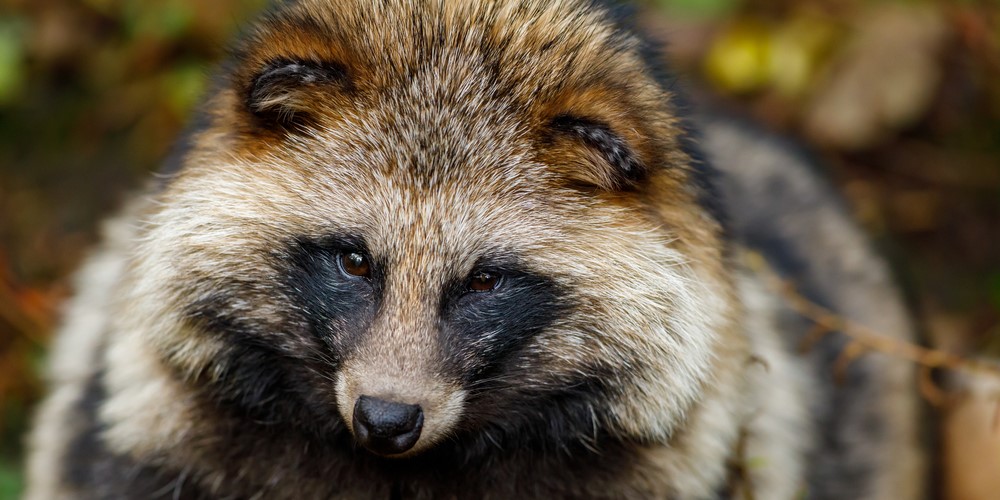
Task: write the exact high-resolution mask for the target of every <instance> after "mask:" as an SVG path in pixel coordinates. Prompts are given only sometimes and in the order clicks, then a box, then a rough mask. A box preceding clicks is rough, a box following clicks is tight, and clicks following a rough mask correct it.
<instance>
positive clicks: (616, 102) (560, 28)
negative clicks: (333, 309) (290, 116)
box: [209, 0, 686, 178]
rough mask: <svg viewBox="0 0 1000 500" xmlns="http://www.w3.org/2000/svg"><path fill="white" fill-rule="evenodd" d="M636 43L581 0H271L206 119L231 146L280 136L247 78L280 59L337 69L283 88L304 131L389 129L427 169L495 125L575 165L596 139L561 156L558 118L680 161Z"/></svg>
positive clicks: (538, 154)
mask: <svg viewBox="0 0 1000 500" xmlns="http://www.w3.org/2000/svg"><path fill="white" fill-rule="evenodd" d="M640 49H641V47H640V43H639V41H638V40H637V39H636V38H635V37H633V36H632V35H631V34H629V33H628V32H626V31H623V30H622V29H620V27H618V26H616V25H615V24H614V23H613V22H612V21H610V20H609V16H607V15H606V13H604V12H603V11H602V10H601V9H600V8H595V7H594V6H593V5H591V3H590V2H587V1H576V0H549V1H545V0H522V1H496V2H467V1H464V0H386V1H378V2H371V1H361V0H341V1H336V2H334V1H327V0H302V1H298V2H292V3H288V4H285V5H282V6H280V7H278V8H276V9H275V10H274V11H272V12H271V13H270V14H269V15H268V16H266V17H265V19H264V20H263V21H262V22H260V23H258V25H257V27H256V29H255V30H253V31H252V32H251V33H250V34H249V35H248V36H247V37H246V38H245V40H244V41H243V43H241V44H240V45H239V46H238V48H237V51H236V53H235V54H234V58H233V61H232V64H231V66H230V73H229V74H228V75H227V79H226V80H225V82H224V85H223V88H222V91H221V92H220V94H219V95H218V96H216V97H217V98H216V99H215V100H214V102H213V108H214V109H213V111H212V112H211V113H210V116H211V118H210V119H209V121H210V122H211V123H212V124H214V126H215V128H216V129H218V130H225V131H228V132H235V134H230V135H231V137H232V138H233V139H234V140H236V142H237V144H236V146H237V147H230V148H229V150H230V151H239V150H249V151H252V152H254V153H257V152H259V150H260V149H261V148H267V147H268V146H269V145H273V144H275V143H277V142H280V139H282V137H280V136H277V137H276V135H280V134H276V131H275V128H276V127H269V126H264V127H260V126H256V127H255V126H254V125H255V124H257V125H259V124H258V123H257V122H256V121H255V120H254V119H253V117H252V116H251V113H249V112H248V109H247V106H246V98H247V95H248V94H249V93H250V92H251V87H252V85H253V84H254V82H255V78H256V77H258V76H260V75H261V73H262V72H264V71H265V70H266V69H267V68H269V67H272V68H273V67H274V65H275V64H280V63H283V62H284V63H295V64H304V65H317V66H319V67H323V68H336V70H335V72H336V79H337V82H336V83H335V84H324V85H320V84H314V85H305V86H304V87H306V88H303V89H301V92H296V93H294V95H285V96H283V97H284V98H287V100H288V101H289V102H290V103H291V105H290V106H291V109H293V110H301V111H308V113H309V114H310V115H311V116H312V118H314V119H315V120H314V122H313V123H311V125H312V126H311V127H310V128H311V129H312V130H322V129H327V130H331V129H334V130H335V129H340V130H345V129H347V128H353V129H356V130H357V129H363V128H369V129H370V130H369V132H371V134H368V136H369V137H378V138H380V139H384V140H389V139H392V140H394V141H395V142H394V144H393V145H392V146H391V149H392V151H393V152H394V153H399V152H407V153H413V152H415V151H416V150H420V151H423V152H425V153H428V154H432V155H434V157H435V158H436V159H437V160H438V161H437V162H436V163H429V162H419V161H417V162H413V165H406V166H416V167H419V168H424V169H425V171H424V172H423V173H424V174H428V175H425V176H424V178H427V177H429V176H432V175H434V174H441V173H442V172H446V171H448V170H451V169H448V168H447V167H448V166H449V165H447V164H442V163H441V162H440V160H441V159H444V158H447V159H451V162H450V165H459V164H462V163H463V162H462V160H463V159H464V158H463V157H462V154H463V153H467V152H468V151H462V150H461V148H462V147H465V148H470V147H472V148H474V149H476V150H478V151H490V150H489V149H488V148H489V147H491V146H495V145H497V142H498V141H499V140H501V139H503V137H497V134H500V133H502V134H503V136H506V137H510V136H516V135H520V136H522V137H527V138H528V139H530V144H519V145H517V146H518V147H520V148H521V149H522V151H521V152H522V153H531V154H532V157H534V158H535V159H539V160H541V161H542V162H543V163H547V164H549V165H550V166H552V165H556V166H557V168H556V170H558V169H559V168H563V169H564V170H580V167H581V165H582V164H584V163H587V162H588V161H591V162H592V161H594V159H595V157H594V152H593V151H591V152H589V153H584V154H583V155H582V156H583V157H582V158H581V157H580V156H581V155H579V154H577V155H576V156H577V158H575V159H568V158H567V157H566V155H563V154H562V153H565V150H564V149H560V148H558V147H556V148H553V147H552V146H553V144H552V141H546V139H547V138H551V136H552V135H553V133H554V131H553V130H552V128H553V127H552V125H553V123H554V121H558V119H559V118H561V117H566V116H572V117H576V118H580V119H584V120H587V121H593V122H595V123H599V124H601V125H602V126H607V127H608V128H609V129H610V130H612V131H614V133H615V134H616V135H618V136H620V137H621V139H622V140H623V141H624V142H625V143H627V144H628V145H629V146H630V147H631V148H632V149H633V150H634V152H635V154H636V156H637V157H638V160H639V161H641V162H642V163H644V164H648V165H655V166H681V165H683V164H684V163H685V161H686V157H684V156H683V155H682V154H680V153H679V148H677V147H676V135H677V133H678V127H677V126H676V123H675V120H674V118H673V116H672V115H671V113H670V112H669V110H668V102H669V95H667V94H666V93H665V92H664V90H663V89H662V88H661V87H660V86H659V85H657V84H656V82H655V81H654V80H653V79H652V77H651V76H650V70H649V68H648V67H646V65H645V63H644V62H643V59H642V58H641V57H640V54H639V53H640V51H641V50H640ZM314 83H315V82H314ZM325 83H329V82H325ZM293 112H294V111H293ZM362 131H363V130H362ZM490 138H494V140H489V139H490ZM239 139H244V140H243V141H239ZM357 140H364V139H361V138H359V139H356V140H355V142H357ZM407 142H408V143H409V144H407ZM529 146H530V147H529ZM449 148H451V149H449ZM456 148H457V149H456ZM577 149H578V150H577V151H576V153H580V151H579V149H580V148H577ZM497 151H502V149H493V150H492V152H494V153H495V152H497ZM553 155H555V156H553ZM560 155H562V156H560ZM588 155H589V156H588ZM570 156H573V155H570ZM407 161H409V159H407ZM677 170H678V172H674V174H675V175H680V172H679V171H680V170H681V169H679V168H678V169H677Z"/></svg>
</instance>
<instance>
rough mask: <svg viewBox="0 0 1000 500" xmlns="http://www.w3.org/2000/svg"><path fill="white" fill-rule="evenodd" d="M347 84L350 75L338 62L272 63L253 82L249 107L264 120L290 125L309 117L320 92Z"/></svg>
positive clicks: (247, 104)
mask: <svg viewBox="0 0 1000 500" xmlns="http://www.w3.org/2000/svg"><path fill="white" fill-rule="evenodd" d="M347 83H348V79H347V72H346V71H345V69H344V67H343V66H341V65H339V64H336V63H327V62H316V61H295V60H288V59H280V60H276V61H271V62H270V63H268V64H266V65H265V66H264V67H263V68H262V69H261V70H260V71H259V72H257V73H256V74H255V75H254V76H253V77H252V80H251V81H250V82H249V85H248V86H247V89H246V91H245V100H246V107H247V109H248V110H249V111H250V112H251V113H253V114H254V115H255V116H257V117H259V118H261V119H263V120H266V121H269V122H275V123H278V124H283V125H287V124H290V123H294V122H296V121H299V120H301V119H305V118H308V116H309V113H310V111H311V110H312V109H314V108H315V97H316V94H317V93H318V92H319V91H321V90H323V89H324V88H328V89H334V90H335V89H337V88H340V89H343V88H345V87H346V85H347Z"/></svg>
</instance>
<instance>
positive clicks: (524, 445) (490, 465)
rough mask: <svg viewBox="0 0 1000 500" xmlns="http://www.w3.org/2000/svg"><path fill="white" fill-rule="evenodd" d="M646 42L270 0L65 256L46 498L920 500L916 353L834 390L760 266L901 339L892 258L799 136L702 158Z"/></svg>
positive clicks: (713, 144) (504, 14) (748, 142)
mask: <svg viewBox="0 0 1000 500" xmlns="http://www.w3.org/2000/svg"><path fill="white" fill-rule="evenodd" d="M647 48H648V47H647V46H646V45H645V43H644V42H643V41H642V40H641V39H640V38H638V37H637V36H636V35H635V34H634V33H633V32H632V31H630V30H629V29H627V27H625V26H624V25H623V23H622V22H621V21H620V20H619V17H618V16H617V14H615V13H614V12H613V11H611V10H609V9H608V8H607V7H604V6H601V5H597V4H592V3H590V2H587V1H583V0H579V1H578V0H548V1H547V0H521V1H515V0H510V1H507V0H504V1H472V2H470V1H466V0H434V1H430V0H427V1H422V0H384V1H378V2H372V1H362V0H339V1H337V2H334V1H331V0H300V1H295V2H287V3H285V4H282V5H279V6H277V7H276V8H275V9H273V10H272V12H271V13H270V14H268V15H267V16H266V17H265V18H264V19H263V20H261V21H260V22H259V23H258V24H257V25H256V27H255V28H254V29H253V30H252V31H251V32H250V34H249V35H248V36H247V37H246V38H245V40H244V41H243V42H242V43H241V44H240V45H239V46H238V48H237V50H236V51H235V52H234V54H233V56H232V58H231V60H230V61H229V63H228V65H227V66H226V69H225V71H224V72H223V75H224V76H223V78H222V79H221V80H220V81H219V83H218V88H217V90H216V91H214V92H213V93H212V94H211V95H210V96H209V97H208V98H207V100H206V101H205V103H204V105H203V109H202V116H201V119H200V120H199V123H201V125H200V126H199V127H198V128H197V129H196V130H195V131H194V132H193V133H192V135H191V136H190V138H189V140H188V142H187V144H186V145H185V146H184V148H183V149H182V151H181V152H180V154H179V155H178V156H177V158H178V160H177V164H176V165H174V166H173V167H171V169H170V171H171V174H170V177H169V179H168V180H167V181H166V182H165V183H164V184H163V185H162V186H160V187H159V188H158V189H156V190H155V191H154V192H152V193H150V194H149V195H148V196H147V197H145V198H143V199H142V200H141V201H138V202H136V203H135V204H134V205H133V206H132V207H131V209H130V210H128V211H127V213H126V214H125V215H124V216H122V217H121V218H120V219H118V220H117V221H116V222H114V223H113V224H112V225H110V226H109V228H110V229H109V232H108V238H107V243H106V246H105V248H104V249H103V250H102V251H100V252H99V253H98V254H97V255H96V256H95V258H94V259H93V260H92V261H91V263H90V264H89V265H88V266H87V267H86V268H85V269H84V271H83V272H82V273H81V278H80V280H79V285H78V287H79V296H78V298H77V299H76V300H75V302H74V303H73V304H72V306H71V308H70V311H69V314H68V318H67V321H66V325H65V327H64V331H63V332H62V334H61V335H60V338H59V340H58V342H57V345H56V347H55V354H54V357H53V384H54V392H53V394H52V396H51V397H50V398H49V400H48V401H47V402H46V403H45V404H44V406H43V408H42V410H41V412H40V415H39V419H38V424H37V426H36V429H35V431H34V434H33V437H32V441H31V445H32V456H31V462H30V467H29V472H30V491H29V494H28V498H32V499H48V498H152V497H167V498H170V497H173V498H290V499H291V498H296V499H301V498H331V497H340V498H384V497H392V498H466V497H468V498H534V497H546V496H548V497H552V496H555V497H637V498H638V497H646V498H650V497H658V498H665V497H669V498H685V499H686V498H741V497H743V496H744V495H746V494H747V492H748V491H752V492H753V495H754V497H755V498H768V499H771V498H797V496H798V495H801V494H802V493H803V492H805V491H808V494H809V497H810V498H893V499H903V498H917V497H918V496H919V495H920V488H919V484H918V482H917V481H918V477H919V467H920V458H919V452H918V448H917V446H916V439H915V435H916V432H915V428H914V422H915V404H914V400H913V396H912V394H910V391H909V388H908V385H909V380H908V378H907V377H908V376H909V373H908V371H909V370H908V368H907V367H906V366H903V365H896V364H893V363H890V362H889V361H888V360H885V359H881V358H874V357H871V358H865V359H863V360H861V361H859V362H857V363H855V365H853V366H852V367H851V369H850V370H849V373H848V377H847V382H846V383H845V384H844V385H842V386H835V385H833V384H832V383H831V382H830V380H829V379H830V364H831V362H832V360H833V359H834V357H835V356H836V353H837V352H838V350H839V348H840V347H841V344H842V340H839V339H836V338H831V339H829V340H828V341H826V342H824V343H823V344H822V345H821V346H820V347H819V348H818V349H817V350H816V351H815V352H814V353H813V354H812V355H811V356H799V355H797V354H794V353H793V349H794V346H795V344H796V342H797V339H798V338H799V337H800V336H801V335H802V334H803V333H804V331H805V329H806V328H807V325H806V324H805V323H804V322H802V321H800V320H798V319H797V318H796V317H795V316H794V315H793V314H791V313H790V312H789V311H788V310H787V309H786V308H785V307H784V306H783V305H782V303H781V301H780V299H778V298H777V297H775V296H774V295H773V291H772V290H768V289H767V288H766V287H765V286H764V285H763V284H762V283H761V280H760V277H759V276H757V275H756V274H755V272H754V270H752V269H748V268H746V267H745V266H744V265H743V262H744V258H743V257H744V255H745V253H746V252H749V251H753V252H761V253H763V254H764V255H765V256H767V257H768V258H769V260H770V261H771V262H772V263H774V266H775V268H776V270H778V271H779V272H782V273H783V274H785V275H786V276H788V277H790V278H793V279H795V280H796V281H797V282H799V283H801V284H802V285H803V287H804V288H805V289H806V290H807V292H808V293H810V294H811V295H812V296H814V297H815V298H816V300H820V301H822V302H824V303H825V304H829V305H830V306H831V307H834V308H836V309H837V310H839V311H841V312H842V313H844V314H845V315H847V316H850V317H852V318H854V319H856V320H858V321H862V322H867V323H868V324H870V325H871V326H872V327H875V328H877V329H880V330H881V331H883V332H886V333H887V334H891V335H897V336H901V337H906V336H908V335H910V329H911V327H910V325H909V323H908V321H907V318H906V315H905V313H904V311H903V309H902V307H901V305H900V303H899V299H898V297H897V295H896V293H895V292H894V290H893V287H892V284H891V282H890V281H889V279H888V277H887V273H886V271H885V269H884V266H883V264H882V263H881V262H880V261H879V260H878V259H876V258H875V257H874V256H873V255H872V252H871V251H870V250H869V249H868V247H867V246H866V244H865V242H864V240H863V238H862V237H861V236H860V235H859V233H858V231H857V230H856V228H855V227H854V226H853V225H851V223H850V222H849V221H848V219H847V218H846V217H845V216H844V213H843V211H842V210H841V209H840V208H839V207H838V206H837V203H836V201H835V200H834V198H833V197H832V196H831V195H830V194H829V193H828V192H827V191H826V190H825V188H824V187H822V186H821V184H819V183H817V181H816V180H815V179H814V178H813V177H812V176H811V175H810V174H809V173H808V172H807V166H806V163H805V162H803V161H802V160H801V159H800V158H798V157H796V156H795V155H793V154H791V153H789V152H788V148H787V147H785V146H783V145H781V144H778V143H775V142H773V141H772V140H770V139H768V138H765V137H755V136H754V133H753V132H749V131H748V130H746V129H744V128H742V127H738V126H733V125H730V124H726V123H723V122H720V121H718V120H714V119H710V118H704V119H702V121H703V123H700V127H699V128H700V129H701V130H703V131H704V135H703V137H702V139H701V140H700V143H701V146H702V148H701V149H703V150H704V151H705V152H706V153H707V154H706V155H705V156H703V155H701V154H700V153H698V152H697V151H696V148H695V146H694V145H693V144H694V141H693V140H692V138H691V135H690V134H689V130H690V129H692V128H693V127H690V126H689V125H685V123H684V122H682V121H681V116H680V111H679V110H678V109H677V107H676V106H674V105H673V104H672V102H673V98H674V96H672V95H671V93H670V92H669V91H668V89H667V87H666V86H665V84H664V82H663V81H662V80H661V79H658V77H657V75H658V74H659V68H658V67H657V65H656V63H655V61H654V60H653V59H652V58H651V57H650V56H649V52H648V50H646V49H647ZM727 214H728V215H727ZM349 252H353V253H358V254H363V255H364V256H365V257H366V258H367V259H368V262H369V263H370V266H371V273H370V275H369V276H367V277H364V278H362V279H357V277H353V278H352V277H351V276H349V275H348V274H346V273H345V272H344V270H343V268H342V267H338V264H337V262H338V260H339V259H341V258H342V257H343V255H344V254H345V253H349ZM483 270H486V271H489V272H490V273H493V274H495V275H497V276H501V279H500V281H499V284H498V286H497V287H496V289H494V290H492V291H488V292H485V293H482V292H474V291H470V290H471V289H470V288H469V287H468V283H469V280H470V277H472V276H474V275H475V273H477V272H480V271H483ZM362 395H368V396H377V397H379V398H384V399H388V400H393V401H400V402H404V403H407V404H418V405H420V406H421V408H422V411H423V415H424V425H423V430H422V432H421V435H420V438H419V440H418V441H417V442H416V444H415V445H414V446H413V448H412V449H410V450H408V451H405V452H403V453H400V454H397V455H393V456H385V457H384V456H379V455H377V454H375V453H372V452H370V451H368V450H366V449H364V448H363V447H360V446H358V444H357V443H356V442H355V439H354V437H353V436H354V433H355V430H354V429H353V423H352V414H353V412H354V404H355V401H356V400H357V399H358V398H359V397H360V396H362Z"/></svg>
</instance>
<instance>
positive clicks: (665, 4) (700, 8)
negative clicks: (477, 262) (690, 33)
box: [654, 0, 743, 18]
mask: <svg viewBox="0 0 1000 500" xmlns="http://www.w3.org/2000/svg"><path fill="white" fill-rule="evenodd" d="M742 3H743V0H655V2H654V4H655V5H656V6H657V7H659V8H661V9H663V10H664V11H666V12H667V13H669V14H672V15H678V16H683V17H691V18H714V17H719V16H722V15H723V14H728V13H730V12H733V11H734V10H736V8H737V7H739V6H740V5H741V4H742Z"/></svg>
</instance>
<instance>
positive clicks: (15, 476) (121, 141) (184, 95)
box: [0, 0, 1000, 499]
mask: <svg viewBox="0 0 1000 500" xmlns="http://www.w3.org/2000/svg"><path fill="white" fill-rule="evenodd" d="M264 3H265V0H239V1H238V0H211V1H206V0H0V499H5V498H14V497H16V496H17V492H18V491H20V489H21V487H22V479H21V464H20V457H21V454H22V452H23V443H22V441H23V433H24V431H25V429H26V425H27V421H28V419H29V417H30V413H31V408H32V406H33V405H34V404H35V403H37V401H38V400H39V397H40V395H41V393H42V389H43V385H42V382H41V373H42V370H43V365H44V358H45V346H46V345H47V343H48V341H49V339H50V337H51V335H52V332H53V328H54V326H55V325H56V324H57V322H58V311H59V307H60V304H61V303H62V302H63V300H64V299H65V298H66V297H68V295H69V294H70V291H71V290H70V285H69V276H70V275H71V274H72V272H73V270H74V269H75V268H76V267H77V266H78V265H79V263H80V261H81V259H82V258H83V257H84V256H85V255H86V251H87V249H88V248H89V247H90V246H92V245H93V243H94V242H95V241H96V240H97V238H98V232H97V231H98V224H99V221H100V220H101V219H102V218H104V217H106V216H108V215H109V214H111V213H113V212H114V210H115V208H116V207H118V206H119V205H120V204H121V203H122V202H123V200H124V199H125V198H126V197H127V195H128V194H129V193H134V192H137V191H139V190H141V188H142V186H143V185H144V183H145V182H147V181H148V180H149V179H150V178H151V177H150V172H154V171H155V170H156V168H157V166H158V164H159V162H160V161H161V160H162V159H163V157H164V156H165V154H166V152H167V150H168V149H169V147H170V145H171V144H172V141H173V140H174V139H175V137H176V136H177V134H178V133H179V131H180V130H181V129H182V128H183V126H184V124H185V121H186V118H187V116H188V115H189V112H190V110H191V108H192V106H194V105H195V104H196V103H197V100H198V97H199V95H200V94H201V92H202V91H203V90H204V88H205V85H206V81H207V77H208V75H210V73H211V71H212V67H213V64H214V62H216V61H217V60H218V59H219V58H221V57H222V56H223V55H224V49H225V47H226V44H227V43H228V42H229V40H230V39H231V36H232V35H233V33H235V30H236V29H237V27H238V26H240V25H241V23H242V22H244V21H245V20H246V19H248V18H249V17H251V16H252V15H253V13H255V12H256V11H257V10H258V9H259V8H260V7H261V6H262V5H263V4H264ZM646 6H647V12H645V13H644V14H643V15H642V16H641V19H642V22H643V24H645V25H647V27H648V29H649V30H650V31H651V32H652V33H654V34H655V35H656V36H657V37H661V38H663V39H664V40H667V41H669V51H668V52H669V53H670V59H671V64H672V66H673V67H674V68H675V69H676V70H677V72H678V74H681V75H683V76H684V80H685V82H686V83H685V86H686V87H689V89H690V91H691V93H692V94H693V95H694V96H695V100H696V101H709V102H711V103H712V104H713V105H714V106H719V107H720V108H722V109H726V110H729V111H731V112H733V113H735V114H738V115H741V116H744V117H752V118H753V119H754V120H757V121H758V122H760V123H761V124H762V125H763V126H765V127H767V128H770V129H773V130H776V131H779V132H781V133H784V134H787V135H789V136H792V137H795V138H798V139H799V140H801V141H802V142H803V143H805V144H808V145H809V146H810V147H811V148H813V150H814V151H815V152H816V153H817V156H818V157H821V158H822V159H823V160H824V161H825V162H826V164H827V165H828V167H829V169H830V176H831V178H832V179H833V180H834V181H835V182H836V183H837V185H838V186H839V188H840V190H841V191H842V192H843V193H844V195H845V197H846V199H847V200H848V203H849V205H850V206H851V207H852V209H853V210H854V212H855V214H856V216H857V218H858V220H859V221H861V223H862V224H863V225H864V227H865V228H866V229H867V230H868V231H869V233H870V234H871V235H872V237H873V238H874V240H875V241H876V242H877V243H878V244H879V245H880V247H881V248H882V249H883V250H884V251H885V252H886V254H887V255H888V256H889V257H890V259H891V261H892V263H893V264H894V266H895V268H896V269H897V271H898V272H899V276H900V279H901V282H902V283H903V284H904V286H905V289H906V292H907V294H908V296H909V297H910V299H911V303H912V305H913V308H914V311H915V314H916V315H917V317H918V318H919V320H920V322H921V324H922V327H923V330H924V333H925V335H926V340H927V342H928V343H929V344H932V345H935V346H938V347H944V348H948V349H951V350H954V351H956V352H960V353H963V354H965V355H971V356H993V357H997V356H1000V4H998V3H997V2H995V1H983V2H975V1H952V2H947V3H945V2H920V1H913V0H911V1H889V0H884V1H875V0H796V1H793V0H777V1H768V2H749V1H740V0H657V1H650V2H647V4H646ZM994 397H995V398H1000V393H997V394H995V395H994ZM986 403H989V404H994V403H992V402H991V401H986ZM989 404H988V405H986V406H983V408H982V409H980V410H976V411H980V412H988V411H991V410H992V411H995V410H993V409H994V406H990V405H989ZM951 410H952V408H944V409H942V410H941V411H940V413H941V416H942V417H943V418H942V419H941V422H942V424H941V425H943V426H945V427H947V426H948V425H961V426H962V428H963V429H964V428H965V427H970V426H968V425H965V424H952V423H950V420H949V418H950V417H949V415H951V413H949V412H950V411H951ZM987 421H989V420H988V419H987ZM963 422H965V421H963ZM945 430H946V431H947V429H945ZM968 433H971V435H969V436H965V438H968V439H969V440H970V441H972V442H975V443H978V444H977V446H979V445H982V444H983V443H987V444H989V443H993V445H994V447H993V448H992V458H990V457H980V456H978V454H980V453H982V452H981V451H979V450H976V451H975V452H973V451H971V449H970V451H967V452H965V453H964V455H973V454H974V453H975V454H977V455H976V460H975V461H977V462H981V463H982V462H984V461H985V463H987V464H993V465H996V464H1000V444H998V443H997V435H998V434H1000V429H998V428H996V427H995V426H994V427H992V428H991V427H990V426H989V425H984V426H983V427H982V428H979V427H976V426H971V427H970V429H969V430H968ZM968 433H967V434H968ZM976 433H981V435H978V434H976ZM944 435H945V436H946V440H953V441H955V442H959V441H961V439H963V438H961V436H960V437H959V438H955V437H953V434H951V433H948V432H945V434H944ZM946 444H947V443H946ZM960 455H962V453H960ZM949 456H950V455H949ZM990 460H993V461H992V462H990ZM944 470H946V471H947V470H948V468H947V467H945V469H944ZM996 471H1000V468H997V469H993V472H994V473H995V472H996ZM987 472H988V473H989V469H987ZM990 475H994V474H993V473H991V474H990ZM995 475H1000V474H995ZM956 480H957V479H956ZM962 482H963V484H966V483H971V482H972V481H967V480H965V479H964V476H963V478H962ZM970 488H971V487H970ZM973 489H974V488H973ZM967 490H968V488H967ZM948 491H950V492H951V496H952V497H953V498H992V497H987V496H983V497H977V496H975V494H974V493H968V491H966V490H962V488H957V489H956V488H955V487H953V488H952V489H950V490H948ZM969 491H971V490H969ZM996 491H1000V490H997V489H993V490H992V492H993V493H994V494H995V492H996ZM963 495H964V496H963ZM970 495H971V496H970Z"/></svg>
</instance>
